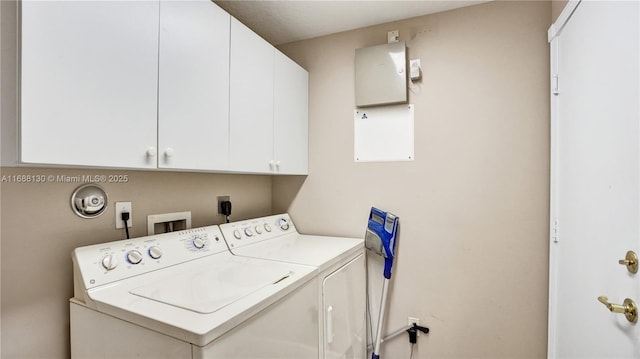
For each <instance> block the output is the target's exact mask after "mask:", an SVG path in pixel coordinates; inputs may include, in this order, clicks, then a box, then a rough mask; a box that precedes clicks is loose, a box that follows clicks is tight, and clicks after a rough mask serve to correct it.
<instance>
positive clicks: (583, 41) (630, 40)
mask: <svg viewBox="0 0 640 359" xmlns="http://www.w3.org/2000/svg"><path fill="white" fill-rule="evenodd" d="M576 4H577V6H576ZM571 10H573V13H572V14H571ZM567 19H568V20H567ZM638 22H639V6H638V2H637V1H628V2H627V1H624V2H613V1H583V2H580V3H577V2H570V3H569V5H568V9H566V10H565V12H563V14H562V15H561V17H560V19H559V20H558V22H556V24H554V25H553V26H552V28H551V29H550V34H549V35H550V39H551V51H552V89H553V90H555V89H556V81H555V80H554V77H555V75H556V74H557V91H554V93H555V94H552V100H551V101H552V126H551V127H552V129H551V133H552V140H551V141H552V170H551V172H552V180H551V236H550V237H551V241H550V289H549V350H548V356H549V357H550V358H623V357H624V358H640V323H636V324H632V323H630V322H629V321H627V319H626V318H625V316H624V315H623V314H615V313H611V312H610V311H609V310H608V309H607V307H605V305H604V304H602V303H600V302H599V301H598V297H599V296H607V297H608V299H609V301H610V302H611V303H614V304H622V303H623V301H624V299H625V298H630V299H632V300H634V301H635V302H636V303H640V290H639V289H640V273H639V274H631V273H629V272H628V271H627V269H626V267H625V266H624V265H620V264H619V263H618V261H619V260H620V259H623V258H624V257H625V253H626V252H627V251H628V250H633V251H635V252H640V239H639V238H640V233H639V225H640V218H639V216H640V212H639V203H640V197H639V196H640V191H639V180H640V178H639V177H638V169H639V167H640V156H639V150H640V148H639V135H638V134H639V126H638V123H639V115H640V113H639V105H640V103H639V101H638V98H639V96H640V91H639V78H638V76H639V71H638V67H639V63H638V52H639V47H638V43H639V36H638V33H639V28H638Z"/></svg>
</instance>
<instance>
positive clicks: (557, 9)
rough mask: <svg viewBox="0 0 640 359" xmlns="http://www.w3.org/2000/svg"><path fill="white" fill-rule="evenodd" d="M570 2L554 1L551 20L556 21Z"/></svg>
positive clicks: (563, 0)
mask: <svg viewBox="0 0 640 359" xmlns="http://www.w3.org/2000/svg"><path fill="white" fill-rule="evenodd" d="M568 2H569V0H553V1H552V2H551V20H553V21H556V19H557V18H558V16H559V15H560V13H561V12H562V10H564V7H565V6H567V3H568Z"/></svg>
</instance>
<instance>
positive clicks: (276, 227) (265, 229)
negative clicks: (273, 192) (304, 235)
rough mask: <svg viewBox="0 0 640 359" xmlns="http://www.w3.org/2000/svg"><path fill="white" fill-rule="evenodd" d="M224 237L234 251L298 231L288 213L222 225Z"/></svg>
mask: <svg viewBox="0 0 640 359" xmlns="http://www.w3.org/2000/svg"><path fill="white" fill-rule="evenodd" d="M220 230H221V231H222V234H223V237H224V239H225V241H226V242H227V245H228V246H229V249H230V250H231V251H233V249H234V248H241V247H244V246H248V245H251V244H253V243H257V242H261V241H265V240H268V239H271V238H275V237H279V236H282V235H285V234H290V233H297V232H296V229H295V227H294V225H293V221H291V217H289V215H288V214H286V213H284V214H277V215H274V216H268V217H261V218H254V219H248V220H245V221H239V222H233V223H224V224H221V225H220Z"/></svg>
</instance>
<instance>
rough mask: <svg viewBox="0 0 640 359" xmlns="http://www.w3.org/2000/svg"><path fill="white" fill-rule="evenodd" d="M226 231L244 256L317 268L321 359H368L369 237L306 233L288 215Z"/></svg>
mask: <svg viewBox="0 0 640 359" xmlns="http://www.w3.org/2000/svg"><path fill="white" fill-rule="evenodd" d="M220 229H221V231H222V233H223V236H224V238H225V240H226V242H227V244H228V246H229V249H230V250H231V252H232V253H233V254H235V255H236V256H238V257H241V258H247V259H249V258H251V259H268V260H272V261H274V262H277V263H291V264H297V265H309V266H314V267H316V268H317V269H318V272H317V279H316V282H317V287H318V299H317V303H318V307H319V310H318V325H319V330H318V333H319V336H320V337H319V342H320V343H321V345H320V358H365V356H366V268H365V255H364V240H363V239H361V238H341V237H327V236H315V235H305V234H300V233H298V232H297V230H296V228H295V225H294V223H293V221H292V220H291V218H290V217H289V215H288V214H279V215H274V216H269V217H263V218H256V219H251V220H245V221H239V222H233V223H226V224H221V225H220Z"/></svg>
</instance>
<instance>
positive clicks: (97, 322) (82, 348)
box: [70, 302, 191, 359]
mask: <svg viewBox="0 0 640 359" xmlns="http://www.w3.org/2000/svg"><path fill="white" fill-rule="evenodd" d="M70 312H71V316H70V319H71V358H74V359H76V358H92V359H95V358H105V359H107V358H109V359H110V358H149V359H152V358H153V359H155V358H191V344H189V343H186V342H183V341H180V340H177V339H175V338H172V337H169V336H166V335H163V334H160V333H158V332H154V331H151V330H148V329H145V328H142V327H139V326H137V325H135V324H131V323H129V322H125V321H123V320H120V319H116V318H114V317H111V316H108V315H105V314H102V313H99V312H96V311H95V310H92V309H89V308H86V307H83V306H82V305H79V304H76V303H73V302H71V303H70Z"/></svg>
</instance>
